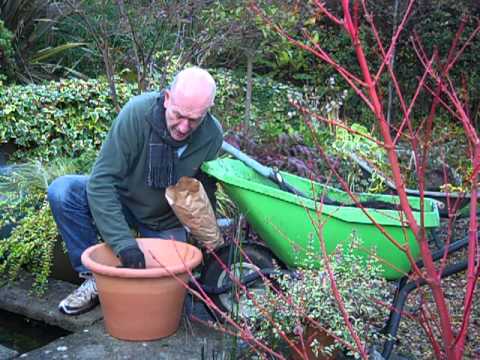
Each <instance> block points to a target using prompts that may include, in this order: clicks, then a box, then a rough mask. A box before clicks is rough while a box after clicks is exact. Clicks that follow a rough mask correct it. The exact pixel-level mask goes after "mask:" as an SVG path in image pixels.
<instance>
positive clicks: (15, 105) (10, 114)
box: [0, 69, 308, 161]
mask: <svg viewBox="0 0 480 360" xmlns="http://www.w3.org/2000/svg"><path fill="white" fill-rule="evenodd" d="M168 70H169V74H168V76H167V79H171V78H172V77H173V72H174V69H168ZM212 74H213V76H214V77H215V79H216V81H217V88H218V94H217V97H216V106H215V107H214V109H213V113H214V114H215V115H216V116H217V118H218V119H219V120H220V121H221V122H222V124H223V127H224V129H234V128H235V127H236V126H238V125H239V124H240V123H241V121H242V119H243V111H244V110H243V109H244V99H245V84H244V79H243V77H242V75H241V74H238V73H235V72H233V71H230V70H225V69H219V70H212ZM158 81H160V80H158ZM116 85H117V96H118V99H119V103H120V104H122V105H123V104H125V103H126V102H127V101H128V99H129V98H131V97H132V96H134V95H136V94H137V93H136V86H135V85H133V84H131V83H128V82H124V81H121V80H119V81H118V82H117V84H116ZM152 89H159V87H156V85H155V84H154V86H153V87H152ZM253 94H254V96H253V102H252V110H251V113H252V116H251V117H252V122H253V123H254V124H255V125H256V127H257V129H258V132H257V136H258V137H259V138H264V139H266V140H267V139H273V138H276V136H277V135H278V134H281V133H284V132H286V133H293V132H296V131H303V132H307V131H308V130H307V128H306V126H305V125H304V121H303V118H302V117H301V115H300V114H299V112H298V111H296V110H295V109H294V108H292V106H291V104H290V103H289V98H297V99H298V98H300V96H301V95H300V92H299V91H298V89H295V88H294V87H289V86H287V85H283V84H280V83H278V82H275V81H273V80H271V79H269V78H267V77H256V78H255V80H254V86H253ZM115 116H116V111H115V108H114V106H113V103H112V101H111V98H110V96H109V87H108V83H107V82H106V81H105V80H103V79H91V80H61V81H58V82H54V81H52V82H48V83H45V84H40V85H36V84H31V85H26V86H21V85H14V86H10V87H3V88H1V89H0V139H1V141H2V142H3V143H8V142H10V143H14V144H16V145H17V147H18V148H19V151H17V153H16V154H15V156H14V159H16V160H17V161H19V160H25V159H26V158H28V159H32V158H35V159H39V160H42V161H46V160H49V159H54V158H56V157H61V156H66V157H71V158H75V157H78V156H79V155H80V154H82V153H83V152H84V151H86V150H88V149H99V147H100V145H101V144H102V141H103V139H104V138H105V136H106V134H107V131H108V129H109V127H110V125H111V123H112V121H113V119H114V118H115Z"/></svg>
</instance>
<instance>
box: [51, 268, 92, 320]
mask: <svg viewBox="0 0 480 360" xmlns="http://www.w3.org/2000/svg"><path fill="white" fill-rule="evenodd" d="M98 303H99V301H98V291H97V283H96V282H95V278H94V277H93V276H91V275H90V276H85V281H84V282H83V284H82V285H80V287H79V288H78V289H76V290H75V291H74V292H73V293H71V294H70V295H68V296H67V297H66V298H65V299H63V300H62V301H61V302H60V304H58V309H59V310H60V311H61V312H62V313H64V314H66V315H78V314H82V313H84V312H87V311H89V310H91V309H93V308H94V307H95V306H97V305H98Z"/></svg>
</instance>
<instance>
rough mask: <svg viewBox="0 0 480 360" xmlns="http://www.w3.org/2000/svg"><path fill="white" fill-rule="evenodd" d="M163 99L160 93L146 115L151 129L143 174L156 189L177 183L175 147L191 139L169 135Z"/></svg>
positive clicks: (150, 185) (149, 184)
mask: <svg viewBox="0 0 480 360" xmlns="http://www.w3.org/2000/svg"><path fill="white" fill-rule="evenodd" d="M163 101H164V94H163V93H162V94H161V95H160V96H159V98H158V99H157V101H156V102H155V104H154V105H153V108H152V116H151V117H147V121H148V122H149V124H150V125H151V126H152V130H151V132H150V139H149V144H148V154H147V166H146V174H145V176H146V182H147V185H148V186H149V187H152V188H156V189H160V188H166V187H167V186H170V185H174V184H176V183H177V181H178V174H177V172H176V163H177V160H178V155H177V149H178V148H179V147H182V146H184V145H186V144H188V143H189V142H190V140H191V135H190V136H189V137H188V138H186V139H185V140H182V141H177V140H175V139H173V138H172V137H171V136H170V132H169V131H168V128H167V123H166V118H165V107H164V106H163Z"/></svg>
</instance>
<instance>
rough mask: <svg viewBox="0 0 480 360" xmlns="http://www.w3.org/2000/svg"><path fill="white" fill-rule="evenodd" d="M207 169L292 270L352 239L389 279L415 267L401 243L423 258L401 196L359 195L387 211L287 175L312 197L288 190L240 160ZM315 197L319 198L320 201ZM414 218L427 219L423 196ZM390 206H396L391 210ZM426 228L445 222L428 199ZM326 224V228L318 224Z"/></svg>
mask: <svg viewBox="0 0 480 360" xmlns="http://www.w3.org/2000/svg"><path fill="white" fill-rule="evenodd" d="M202 169H203V171H204V172H206V173H207V174H209V175H210V176H213V177H215V178H216V179H217V180H218V181H220V182H221V183H222V186H223V188H224V189H225V192H226V193H227V195H228V196H229V197H230V198H231V199H232V200H233V201H234V202H235V204H236V205H237V206H238V207H239V210H240V211H241V212H242V213H243V214H244V215H245V217H246V218H247V221H248V223H249V224H250V225H251V226H252V228H253V229H254V230H255V232H256V233H258V235H259V236H260V237H261V238H262V239H263V241H264V242H265V244H266V245H267V246H268V248H269V249H270V250H271V252H272V253H273V254H274V255H275V256H276V257H277V258H278V259H279V260H280V261H281V262H282V263H283V264H284V265H286V266H287V267H291V268H295V267H299V266H302V265H304V264H303V262H302V261H303V259H304V258H305V256H304V254H305V252H306V251H307V249H308V248H309V247H310V248H313V251H315V252H318V253H319V254H320V251H321V250H320V244H321V241H324V243H325V247H326V251H327V253H330V252H332V251H334V250H335V248H336V247H337V245H338V244H339V243H340V242H345V241H349V239H351V237H352V235H355V237H356V238H357V240H358V243H359V246H358V251H359V252H360V253H361V255H362V256H371V255H372V254H375V256H376V257H377V258H378V261H380V262H381V264H382V267H383V275H384V277H385V278H386V279H388V280H393V279H398V278H400V277H403V276H405V275H406V274H408V272H409V271H410V267H411V264H410V262H409V261H408V258H407V255H406V254H405V252H404V251H402V250H401V249H399V248H398V246H397V245H400V246H402V247H407V245H408V248H409V249H410V250H409V251H410V254H411V256H412V257H413V258H414V259H415V260H417V259H418V257H419V255H420V250H419V247H418V243H417V241H416V240H415V238H414V235H413V233H412V232H411V230H410V229H409V228H408V226H407V223H406V218H405V217H404V216H403V213H402V212H401V211H399V210H398V206H399V200H398V197H396V196H391V195H377V194H357V195H358V199H359V201H360V202H361V203H362V204H381V205H382V206H381V208H368V209H366V211H367V212H368V215H369V216H370V217H371V218H369V216H367V215H366V214H365V212H364V211H363V210H362V209H360V208H359V207H356V206H355V204H354V203H353V202H352V200H351V199H350V197H349V195H348V194H347V193H345V192H343V191H340V190H338V189H335V188H332V187H328V186H326V185H323V184H319V183H316V182H313V181H311V180H309V179H305V178H301V177H298V176H295V175H292V174H288V173H285V172H282V173H281V175H282V176H283V178H284V179H285V180H286V181H287V182H288V183H289V184H291V185H293V186H294V187H295V188H296V189H299V190H300V191H301V192H302V193H303V194H306V195H307V197H303V196H297V195H295V194H292V193H289V192H286V191H283V190H281V189H279V188H278V186H277V185H276V184H275V183H274V182H273V181H271V180H269V179H267V178H265V177H263V176H262V175H260V174H259V173H258V172H256V171H254V170H253V169H252V168H250V167H248V166H246V165H245V164H244V163H243V162H241V161H239V160H232V159H220V160H214V161H211V162H207V163H205V164H204V165H203V167H202ZM323 197H326V198H329V199H334V200H335V201H336V202H337V203H338V204H342V205H328V204H325V203H322V201H321V200H322V198H323ZM315 199H318V200H317V201H315ZM408 200H409V202H410V204H411V206H412V208H413V209H414V216H415V218H416V220H417V221H418V222H420V221H421V216H422V214H421V212H420V198H418V197H411V198H409V199H408ZM385 204H387V205H390V209H388V206H385ZM423 206H424V210H423V224H424V226H425V228H427V229H429V228H435V227H438V226H439V224H440V217H439V213H438V208H437V202H436V201H435V200H431V199H424V204H423ZM372 219H373V221H375V222H376V223H377V224H379V225H381V226H382V227H383V229H384V230H385V232H386V233H388V235H389V236H391V237H392V238H393V239H394V240H395V242H396V243H397V245H395V244H393V242H392V241H390V240H389V239H388V238H387V236H386V235H385V234H383V233H382V232H381V231H380V230H379V229H378V227H377V226H376V225H374V223H373V222H372ZM319 223H322V225H321V226H319V225H318V224H319Z"/></svg>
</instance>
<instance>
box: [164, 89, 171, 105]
mask: <svg viewBox="0 0 480 360" xmlns="http://www.w3.org/2000/svg"><path fill="white" fill-rule="evenodd" d="M170 96H171V95H170V90H165V95H164V97H163V107H164V108H165V109H166V108H167V107H169V106H170Z"/></svg>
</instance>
